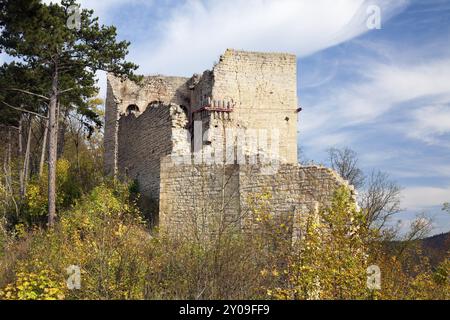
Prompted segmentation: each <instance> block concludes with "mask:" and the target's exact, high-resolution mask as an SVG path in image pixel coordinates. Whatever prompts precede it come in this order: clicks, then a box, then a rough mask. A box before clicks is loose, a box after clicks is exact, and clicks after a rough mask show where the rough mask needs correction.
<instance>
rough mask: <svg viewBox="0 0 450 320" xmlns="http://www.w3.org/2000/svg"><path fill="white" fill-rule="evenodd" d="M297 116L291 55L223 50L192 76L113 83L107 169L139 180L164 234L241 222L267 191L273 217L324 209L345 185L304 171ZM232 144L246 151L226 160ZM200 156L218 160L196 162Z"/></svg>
mask: <svg viewBox="0 0 450 320" xmlns="http://www.w3.org/2000/svg"><path fill="white" fill-rule="evenodd" d="M298 110H299V108H298V102H297V59H296V56H295V55H292V54H283V53H259V52H245V51H236V50H227V51H226V52H225V53H224V54H223V55H222V56H221V57H220V59H219V61H218V63H217V64H216V65H215V66H214V68H212V70H207V71H205V72H204V73H203V74H201V75H194V76H192V77H191V78H182V77H164V76H151V77H146V78H145V79H144V80H143V82H142V83H139V84H136V83H133V82H132V81H129V80H125V81H122V80H120V79H118V78H115V77H113V76H108V89H107V99H106V117H105V118H106V119H105V121H106V125H105V170H106V171H107V172H108V173H110V174H117V175H119V176H126V177H128V178H131V179H134V180H136V181H137V182H138V184H139V188H140V191H141V193H142V194H143V195H144V196H146V197H149V198H152V199H154V200H155V201H158V202H159V216H160V224H161V227H162V228H166V229H169V228H170V229H171V230H178V231H181V230H183V229H185V228H186V227H187V226H188V225H189V223H190V221H193V220H195V221H197V220H196V219H197V218H198V217H197V216H202V219H203V220H205V219H206V220H208V219H209V218H208V217H211V216H212V214H211V212H218V211H220V212H222V213H223V214H225V216H226V217H227V219H229V220H230V221H239V223H241V222H242V221H243V220H245V219H243V218H242V217H241V215H242V214H243V212H246V211H248V210H247V209H248V203H247V199H248V197H250V196H251V195H252V194H255V193H258V192H263V191H264V190H267V189H269V191H270V193H271V194H272V196H271V199H272V201H271V206H272V208H271V210H273V212H274V214H284V213H289V212H290V213H293V214H299V213H300V212H302V211H304V210H307V209H306V208H307V207H314V206H317V203H321V204H325V205H326V203H329V201H330V199H331V196H332V194H333V192H334V190H335V189H336V188H337V187H339V186H340V185H345V184H346V183H345V181H343V180H342V179H341V178H340V177H339V176H338V175H336V174H335V173H334V172H333V171H332V170H330V169H327V168H322V167H302V166H299V165H298V163H297V119H298ZM197 127H200V130H197ZM230 132H231V134H230ZM255 137H256V138H255ZM231 140H232V141H231ZM266 140H267V141H266ZM261 141H265V143H261ZM266 142H267V143H266ZM230 144H231V145H232V146H233V148H234V146H237V149H239V148H241V149H240V151H236V150H237V149H236V150H232V151H235V152H234V153H233V152H231V156H230V148H229V145H230ZM218 150H221V151H220V152H223V154H222V153H220V156H219V157H217V154H219V151H218ZM210 151H211V152H210ZM239 152H240V153H241V154H239ZM199 154H200V157H202V159H203V160H204V158H203V157H206V156H205V155H206V154H212V156H213V157H215V161H213V162H211V161H209V162H208V161H206V162H204V161H200V162H198V161H195V160H196V159H195V157H196V155H197V156H198V155H199ZM240 156H241V158H239V157H240ZM174 157H178V158H180V157H181V158H183V157H184V158H183V159H184V160H186V159H187V161H181V162H177V163H176V164H174V161H173V159H174ZM264 157H268V158H270V159H275V158H276V164H277V166H276V170H274V171H273V172H270V173H268V172H266V171H264V170H263V169H264V166H263V165H262V164H261V159H262V158H264ZM238 158H239V159H240V160H245V161H244V162H242V161H239V159H238ZM250 158H251V159H256V162H251V161H250V162H246V161H248V160H249V159H250ZM218 159H219V161H217V160H218ZM191 160H192V161H191ZM197 160H198V159H197ZM222 160H223V161H222ZM193 216H196V217H197V218H195V219H193V218H192V217H193ZM205 217H206V218H205ZM239 223H238V224H239Z"/></svg>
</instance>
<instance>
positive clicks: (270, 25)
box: [132, 0, 407, 75]
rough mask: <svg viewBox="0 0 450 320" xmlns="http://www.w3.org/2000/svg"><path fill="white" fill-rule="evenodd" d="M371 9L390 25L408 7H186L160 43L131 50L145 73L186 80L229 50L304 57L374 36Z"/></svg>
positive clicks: (269, 2)
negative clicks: (364, 35)
mask: <svg viewBox="0 0 450 320" xmlns="http://www.w3.org/2000/svg"><path fill="white" fill-rule="evenodd" d="M372 3H376V4H377V5H379V6H380V7H381V8H382V10H383V11H382V12H383V17H384V18H386V19H388V17H389V16H390V15H392V13H394V12H397V11H398V10H399V9H400V8H403V7H404V6H405V5H406V4H407V1H405V0H400V1H396V2H395V3H394V2H391V1H383V0H380V1H371V2H368V1H364V0H333V1H330V0H316V1H307V0H276V1H275V0H245V1H242V0H229V1H220V0H211V1H193V0H191V1H186V2H184V3H183V4H182V5H180V6H177V7H176V8H174V9H173V10H172V12H171V13H169V14H168V17H167V19H166V20H164V21H163V22H162V23H161V25H160V27H159V30H161V33H160V35H159V37H158V38H157V39H154V38H152V39H148V42H147V43H145V42H143V43H140V44H139V45H136V46H133V47H132V57H133V58H134V59H135V60H136V61H138V63H139V64H140V65H141V70H142V71H143V72H147V73H148V72H150V73H165V74H166V73H169V74H182V75H190V74H192V73H193V72H198V71H202V70H203V69H205V68H209V67H210V66H211V63H212V61H214V60H215V59H217V58H218V56H219V55H220V54H221V53H223V52H224V50H225V49H226V48H237V49H245V50H257V51H287V52H292V53H296V54H297V55H298V56H299V57H304V56H307V55H310V54H312V53H315V52H318V51H320V50H323V49H325V48H328V47H330V46H334V45H337V44H339V43H342V42H345V41H347V40H349V39H351V38H354V37H356V36H358V35H360V34H362V33H364V32H367V31H369V30H368V28H367V25H366V20H367V12H366V11H367V6H368V5H369V4H372Z"/></svg>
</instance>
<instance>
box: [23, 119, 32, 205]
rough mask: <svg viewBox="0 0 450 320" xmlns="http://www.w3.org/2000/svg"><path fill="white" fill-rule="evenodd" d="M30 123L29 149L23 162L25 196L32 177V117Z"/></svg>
mask: <svg viewBox="0 0 450 320" xmlns="http://www.w3.org/2000/svg"><path fill="white" fill-rule="evenodd" d="M29 117H30V121H29V125H28V137H27V147H26V149H25V159H24V161H23V176H24V178H23V196H25V194H26V193H27V184H28V178H29V175H30V155H31V150H30V149H31V133H32V128H33V126H32V125H33V118H32V116H31V115H30V116H29Z"/></svg>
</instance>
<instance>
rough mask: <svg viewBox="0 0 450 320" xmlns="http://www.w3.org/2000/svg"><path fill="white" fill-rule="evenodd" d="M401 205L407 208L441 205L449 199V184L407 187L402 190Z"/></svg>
mask: <svg viewBox="0 0 450 320" xmlns="http://www.w3.org/2000/svg"><path fill="white" fill-rule="evenodd" d="M402 195H403V202H402V206H404V207H405V208H407V209H415V210H418V209H426V208H428V207H432V206H436V205H442V204H444V203H445V202H449V201H450V186H448V187H442V188H438V187H409V188H405V189H404V190H403V192H402Z"/></svg>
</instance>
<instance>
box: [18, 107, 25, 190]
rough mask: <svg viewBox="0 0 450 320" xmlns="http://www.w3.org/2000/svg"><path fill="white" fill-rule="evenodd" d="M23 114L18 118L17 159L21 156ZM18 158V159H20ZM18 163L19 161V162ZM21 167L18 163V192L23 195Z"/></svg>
mask: <svg viewBox="0 0 450 320" xmlns="http://www.w3.org/2000/svg"><path fill="white" fill-rule="evenodd" d="M22 136H23V114H22V115H20V120H19V159H20V160H21V159H22V157H23V145H22V141H23V137H22ZM20 160H19V161H20ZM19 163H20V162H19ZM23 191H24V188H23V167H22V166H21V165H20V164H19V194H20V196H21V197H22V196H23Z"/></svg>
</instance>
